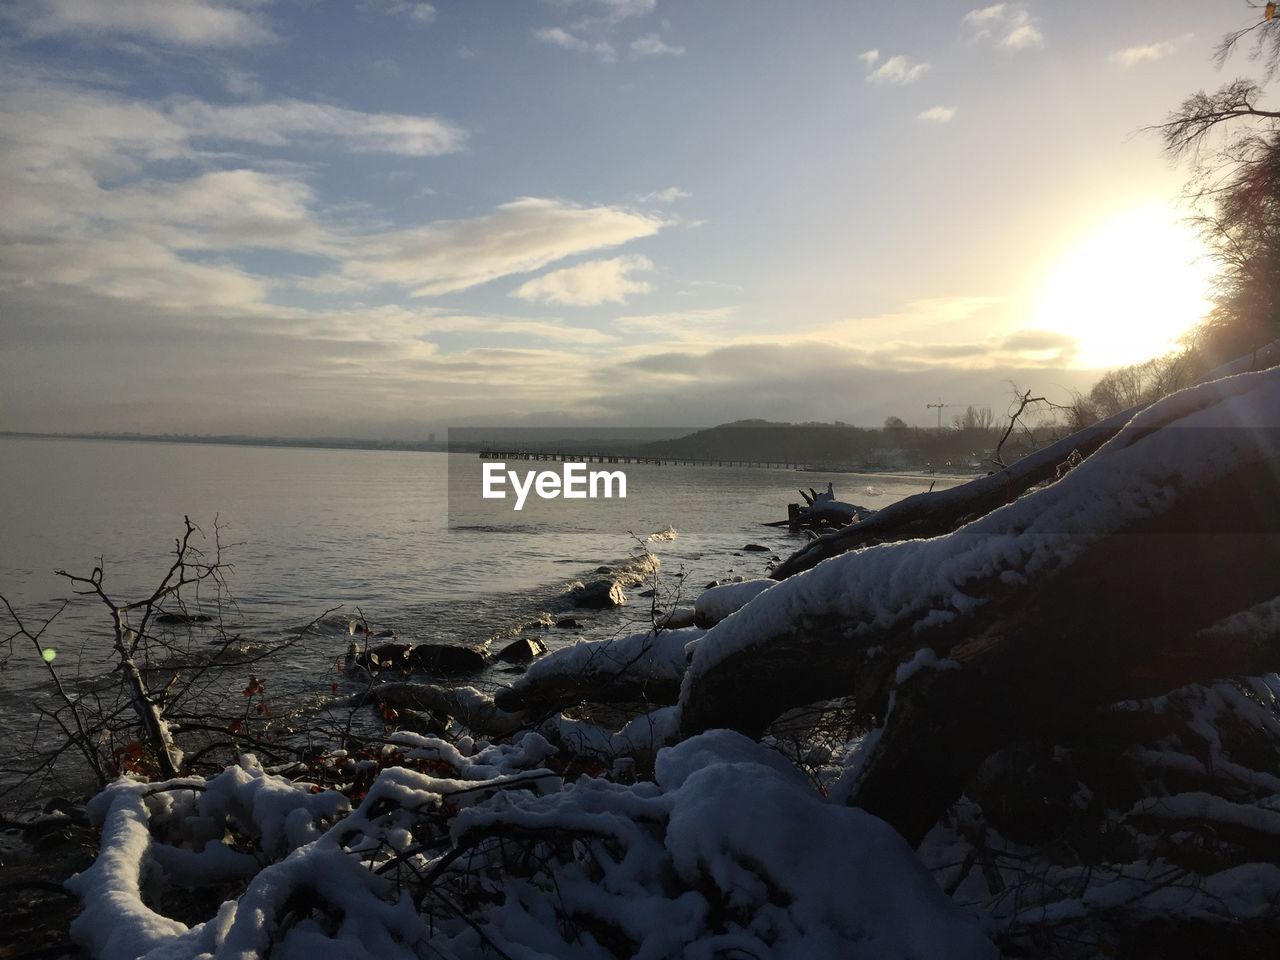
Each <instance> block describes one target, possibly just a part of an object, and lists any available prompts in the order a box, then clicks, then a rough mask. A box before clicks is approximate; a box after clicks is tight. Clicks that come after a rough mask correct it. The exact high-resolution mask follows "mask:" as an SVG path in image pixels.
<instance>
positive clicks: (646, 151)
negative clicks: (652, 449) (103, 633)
mask: <svg viewBox="0 0 1280 960" xmlns="http://www.w3.org/2000/svg"><path fill="white" fill-rule="evenodd" d="M1254 15H1256V12H1254V11H1250V10H1249V9H1247V7H1246V6H1245V4H1244V2H1243V0H1239V2H1235V0H1223V2H1215V3H1210V2H1204V0H1169V2H1165V3H1162V4H1160V5H1159V6H1158V15H1157V8H1154V7H1152V6H1151V5H1150V4H1138V3H1123V4H1119V3H1114V2H1102V0H1080V2H1073V3H1050V2H1048V0H1029V2H1019V3H997V4H994V5H983V4H981V3H978V4H974V3H973V2H972V0H967V2H949V0H936V2H932V3H928V4H903V3H900V2H890V0H864V2H852V0H843V2H837V0H787V2H783V0H436V2H434V3H426V2H413V0H351V2H322V0H8V2H6V3H4V5H3V6H0V429H8V430H33V431H124V430H135V431H141V432H175V433H247V434H259V435H266V434H276V435H293V436H321V435H323V436H357V437H382V438H390V439H419V438H422V437H425V436H426V434H427V433H428V432H435V431H438V430H440V429H441V428H443V427H447V426H448V425H450V424H454V425H463V424H504V425H507V424H520V423H529V424H562V423H563V424H570V423H580V424H620V425H621V424H626V425H638V426H669V425H681V426H684V425H688V426H704V425H710V424H714V423H719V422H725V421H730V420H736V419H742V418H752V417H763V418H767V419H772V420H790V421H804V420H823V421H832V420H843V421H846V422H851V423H858V424H863V425H878V424H879V423H881V422H882V421H883V420H884V419H885V418H886V417H887V416H891V415H893V416H899V417H902V418H903V419H904V420H906V421H907V422H908V423H920V424H929V423H933V422H935V417H936V414H935V412H934V411H933V410H930V409H927V408H926V404H927V403H931V402H938V401H942V402H946V403H951V404H957V405H959V406H964V405H966V404H970V403H973V404H979V405H991V406H993V407H995V408H996V409H997V411H998V412H1003V409H1004V407H1005V405H1006V404H1007V401H1008V398H1009V396H1010V393H1011V386H1010V383H1011V382H1013V383H1016V384H1018V385H1019V386H1021V387H1023V388H1034V389H1035V390H1036V391H1037V392H1043V393H1046V394H1049V395H1051V396H1054V397H1055V398H1059V399H1062V400H1066V399H1068V398H1069V395H1070V391H1071V390H1072V389H1087V387H1088V386H1089V385H1090V384H1091V383H1092V382H1093V381H1094V380H1095V379H1096V378H1097V376H1098V373H1099V371H1100V370H1102V369H1105V368H1107V367H1109V366H1114V365H1116V364H1119V363H1126V362H1132V361H1135V360H1141V359H1144V358H1146V357H1149V356H1152V355H1154V354H1156V353H1158V352H1160V351H1161V350H1162V349H1164V348H1165V347H1166V346H1167V345H1168V344H1169V343H1170V342H1171V339H1172V338H1173V337H1174V336H1176V334H1177V332H1178V331H1179V329H1182V328H1185V327H1186V326H1187V325H1188V324H1189V323H1191V322H1193V321H1194V319H1195V318H1196V317H1197V316H1199V315H1201V314H1202V313H1203V310H1204V309H1205V301H1204V297H1205V292H1206V287H1207V284H1208V282H1209V273H1210V270H1211V265H1210V264H1208V262H1207V261H1205V260H1204V259H1203V257H1200V256H1199V255H1198V254H1199V253H1200V252H1201V251H1200V250H1199V249H1198V248H1197V245H1196V241H1195V239H1194V236H1193V235H1192V234H1191V233H1190V232H1189V231H1188V230H1187V228H1186V227H1185V226H1184V225H1183V224H1182V223H1181V221H1180V217H1181V216H1183V215H1184V214H1185V211H1180V210H1179V209H1178V207H1177V203H1178V198H1179V195H1180V192H1181V189H1182V185H1183V183H1184V181H1185V180H1186V178H1187V174H1188V171H1187V169H1186V168H1185V167H1182V168H1180V167H1178V166H1176V165H1174V164H1173V163H1172V162H1170V161H1169V160H1168V159H1167V158H1165V157H1164V156H1163V155H1162V153H1161V150H1160V143H1159V140H1158V137H1156V136H1155V135H1153V134H1151V133H1148V132H1143V130H1142V128H1144V127H1145V126H1148V125H1150V124H1153V123H1158V122H1159V121H1161V120H1162V119H1164V117H1165V116H1166V115H1167V114H1168V113H1169V112H1170V111H1171V110H1172V109H1173V108H1174V107H1176V106H1177V104H1178V103H1179V102H1180V101H1181V100H1182V98H1183V97H1185V96H1186V95H1188V94H1190V93H1192V92H1194V91H1195V90H1197V89H1201V88H1213V87H1216V86H1217V85H1219V84H1220V83H1223V82H1225V81H1226V80H1229V79H1231V78H1232V77H1233V76H1235V75H1238V74H1248V73H1249V72H1250V67H1251V66H1252V65H1251V64H1249V63H1248V61H1247V59H1237V60H1235V61H1232V62H1230V63H1228V65H1227V66H1226V68H1225V69H1224V70H1223V71H1219V70H1217V69H1216V68H1215V67H1214V66H1213V65H1212V64H1211V62H1210V52H1211V50H1212V47H1213V45H1214V43H1215V42H1216V41H1217V39H1218V38H1219V37H1220V36H1221V35H1222V34H1223V33H1224V32H1226V31H1227V30H1228V29H1231V28H1234V27H1237V26H1241V25H1243V24H1245V23H1247V22H1249V21H1250V18H1251V17H1252V16H1254ZM1254 72H1256V71H1254Z"/></svg>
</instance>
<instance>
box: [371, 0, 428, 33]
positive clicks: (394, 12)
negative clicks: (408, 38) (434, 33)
mask: <svg viewBox="0 0 1280 960" xmlns="http://www.w3.org/2000/svg"><path fill="white" fill-rule="evenodd" d="M377 6H378V7H380V8H381V9H382V11H383V12H385V13H387V14H388V15H390V16H393V17H404V18H405V19H406V20H408V21H409V22H411V23H416V24H418V25H419V26H423V27H425V26H429V25H430V24H431V23H432V22H433V21H434V20H435V18H436V8H435V7H434V6H432V5H431V4H429V3H421V2H415V0H379V2H378V3H377Z"/></svg>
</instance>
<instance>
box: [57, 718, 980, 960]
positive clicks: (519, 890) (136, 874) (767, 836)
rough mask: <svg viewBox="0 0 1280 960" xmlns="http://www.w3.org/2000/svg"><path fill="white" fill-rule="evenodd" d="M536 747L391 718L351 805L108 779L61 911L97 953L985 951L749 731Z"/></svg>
mask: <svg viewBox="0 0 1280 960" xmlns="http://www.w3.org/2000/svg"><path fill="white" fill-rule="evenodd" d="M470 749H471V748H470V747H468V750H470ZM553 752H554V750H553V748H551V747H550V746H549V745H548V744H547V742H546V741H545V740H544V739H542V738H541V737H539V736H537V735H536V734H526V735H524V736H523V737H521V738H519V739H518V742H517V743H514V744H511V745H507V746H492V747H485V748H482V749H478V750H476V751H475V752H474V753H467V752H463V751H461V750H459V749H457V748H455V747H453V746H451V745H449V744H447V743H445V742H443V741H440V740H437V739H435V738H429V737H418V736H416V735H408V734H401V735H398V737H397V744H396V752H395V753H394V755H393V756H388V757H386V758H384V759H385V760H388V761H394V763H395V765H394V766H389V767H387V768H385V769H382V770H381V771H380V772H379V773H378V774H377V776H376V778H374V779H373V780H372V782H371V785H370V786H369V788H368V791H367V793H366V794H365V795H364V796H363V798H360V802H359V804H358V806H356V808H355V809H350V802H349V798H348V796H346V795H344V794H343V793H338V792H334V791H319V792H316V791H317V788H314V787H311V786H310V785H308V784H306V783H291V782H289V781H287V780H285V779H283V778H281V777H278V776H273V775H271V774H269V773H265V772H264V771H262V770H261V769H260V768H259V767H258V766H257V765H256V764H255V763H254V762H253V761H252V760H251V759H248V758H246V759H245V760H244V761H242V763H241V765H240V766H239V767H233V768H230V769H228V770H227V771H226V772H225V773H224V774H222V775H220V776H219V777H217V778H214V779H213V780H210V781H207V782H205V781H200V780H195V779H188V780H181V781H173V782H169V783H163V784H154V785H149V784H142V783H137V782H133V781H124V780H122V781H119V782H117V783H116V784H114V785H113V786H112V787H110V788H108V790H107V791H105V792H104V793H103V794H101V795H100V796H99V797H98V799H97V800H96V801H95V802H94V805H93V810H92V814H93V816H94V817H95V819H96V820H97V821H98V822H99V823H101V825H102V829H103V849H102V853H101V854H100V856H99V858H98V861H97V863H96V864H95V865H94V866H93V867H92V868H91V869H90V870H88V871H87V872H85V873H84V874H81V875H79V876H78V877H76V878H75V879H74V880H73V881H72V886H73V888H74V889H75V890H76V891H77V892H78V893H79V894H80V895H81V896H82V897H83V898H84V901H85V909H84V912H83V914H82V916H81V917H80V919H78V920H77V921H76V924H75V927H74V931H73V932H74V933H75V935H76V936H77V937H78V938H79V939H80V940H81V941H82V942H83V943H84V944H85V945H86V946H87V947H88V949H89V951H90V952H91V954H92V955H93V956H95V957H98V958H101V960H138V958H145V960H161V958H178V957H182V958H238V960H249V958H252V957H260V956H263V957H265V956H269V957H273V958H301V957H307V958H309V960H317V958H322V957H342V958H345V960H364V958H370V960H371V958H375V957H376V958H379V960H407V958H426V957H440V956H444V957H454V958H459V960H461V958H472V957H475V958H479V957H494V956H498V957H502V956H507V957H520V958H555V960H562V958H582V960H588V958H591V960H595V958H602V960H603V958H612V957H624V956H625V957H638V958H653V960H658V958H676V957H681V958H688V957H691V958H706V960H712V958H713V957H717V956H725V955H727V954H728V953H733V954H735V955H744V956H759V957H764V956H769V957H779V958H789V957H790V958H797V960H800V958H803V960H810V958H817V960H823V958H832V960H834V958H854V960H857V958H866V960H872V958H875V960H880V958H890V960H892V958H902V960H906V958H911V957H924V956H929V957H932V956H947V957H956V958H979V957H994V956H995V951H994V948H993V947H992V945H991V944H990V942H989V941H988V940H987V938H986V936H985V934H984V932H983V929H982V927H981V925H980V924H979V923H978V921H977V920H976V919H975V918H974V917H973V916H972V915H971V914H969V913H967V912H966V911H964V910H962V909H960V908H958V907H956V906H955V905H954V904H953V903H951V902H950V901H948V899H947V898H946V897H945V896H944V895H943V893H942V892H941V891H940V890H939V889H938V887H937V886H936V885H935V884H934V882H933V880H932V879H931V878H930V877H929V875H928V873H927V872H926V871H925V870H924V868H923V867H922V866H921V865H920V863H919V862H918V861H917V859H916V858H915V856H914V854H913V853H912V852H911V850H910V849H909V848H908V847H907V846H906V844H905V843H904V842H903V841H902V840H901V838H900V837H898V836H897V835H896V834H895V833H894V832H893V831H892V830H891V829H890V828H889V827H888V826H886V825H885V824H884V823H882V822H881V821H879V820H877V819H876V818H874V817H871V816H869V815H867V814H865V813H863V812H861V811H859V810H855V809H852V808H848V807H842V806H840V805H836V804H830V803H825V802H823V801H822V800H821V799H820V798H819V797H818V796H817V795H816V794H814V793H813V791H812V790H811V789H810V788H809V787H808V785H807V784H806V782H805V781H804V780H803V778H802V777H800V776H799V774H797V772H796V771H795V770H794V769H793V768H792V767H791V766H790V765H789V764H787V763H786V762H785V761H784V760H782V759H781V758H780V757H779V756H778V755H777V754H776V753H774V752H772V751H770V750H768V749H767V748H764V747H762V746H760V745H758V744H756V743H753V742H751V741H750V740H748V739H746V738H744V737H741V736H739V735H737V734H734V733H730V732H727V731H719V732H715V733H709V734H706V735H703V736H699V737H695V738H692V739H690V740H688V741H686V742H684V743H682V744H680V745H678V746H676V747H674V748H670V749H667V750H665V751H663V752H662V753H661V754H660V755H659V758H658V763H657V769H656V776H655V781H654V782H651V783H641V784H636V785H633V786H627V785H623V784H618V783H611V782H608V781H606V780H603V779H592V778H582V779H580V780H579V781H578V782H577V783H574V784H564V783H562V782H561V780H560V778H559V777H557V776H555V775H554V774H552V773H551V772H550V771H548V770H546V769H542V768H541V764H542V763H543V762H544V761H545V760H546V759H547V757H548V756H549V755H550V754H551V753H553ZM365 762H366V763H370V762H375V761H369V760H366V761H365ZM837 850H838V851H839V855H838V856H833V851H837ZM260 863H264V864H265V866H262V867H261V869H259V864H260ZM255 873H256V875H255ZM250 877H251V879H248V878H250ZM246 880H247V883H246ZM227 882H231V883H233V884H237V883H238V884H239V887H238V892H237V893H236V894H235V895H233V896H232V897H231V898H230V899H227V900H226V901H225V902H223V903H222V905H221V906H220V907H211V908H210V910H209V913H208V919H206V920H205V921H204V922H202V923H199V924H197V925H195V926H191V927H188V926H187V925H186V924H183V923H180V922H178V921H176V920H173V919H170V918H168V917H166V916H164V915H163V913H162V912H160V911H158V910H157V909H156V908H155V907H154V906H153V901H154V900H155V899H156V897H155V895H154V894H153V893H152V892H151V890H150V888H154V887H157V886H158V887H172V886H174V885H188V886H195V887H201V886H204V887H209V886H212V885H214V884H216V883H227ZM215 889H218V888H215Z"/></svg>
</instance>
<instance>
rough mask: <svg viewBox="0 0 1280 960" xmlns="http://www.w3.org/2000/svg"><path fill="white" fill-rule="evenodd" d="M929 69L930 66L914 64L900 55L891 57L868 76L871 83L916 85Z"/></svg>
mask: <svg viewBox="0 0 1280 960" xmlns="http://www.w3.org/2000/svg"><path fill="white" fill-rule="evenodd" d="M928 69H929V64H927V63H912V62H911V60H909V59H908V58H907V57H905V56H903V55H902V54H900V53H899V54H895V55H894V56H892V57H890V58H889V59H888V60H886V61H884V63H882V64H880V66H878V67H876V68H875V69H874V70H872V71H871V72H870V73H869V74H867V81H868V82H870V83H896V84H908V83H915V82H916V81H917V80H919V79H920V78H921V77H922V76H924V75H925V72H926V71H928Z"/></svg>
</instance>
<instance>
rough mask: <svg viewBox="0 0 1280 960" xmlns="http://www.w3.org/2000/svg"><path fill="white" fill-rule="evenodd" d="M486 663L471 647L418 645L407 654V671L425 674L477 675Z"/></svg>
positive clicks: (437, 644) (440, 644)
mask: <svg viewBox="0 0 1280 960" xmlns="http://www.w3.org/2000/svg"><path fill="white" fill-rule="evenodd" d="M487 663H488V661H487V660H486V659H485V657H484V654H482V653H481V652H480V651H479V650H473V649H472V648H471V647H455V646H452V645H450V644H447V643H420V644H418V645H417V646H416V647H414V648H413V649H412V650H411V651H410V653H409V669H410V670H422V671H423V672H425V673H479V672H480V671H481V670H483V669H484V668H485V665H486V664H487Z"/></svg>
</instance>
